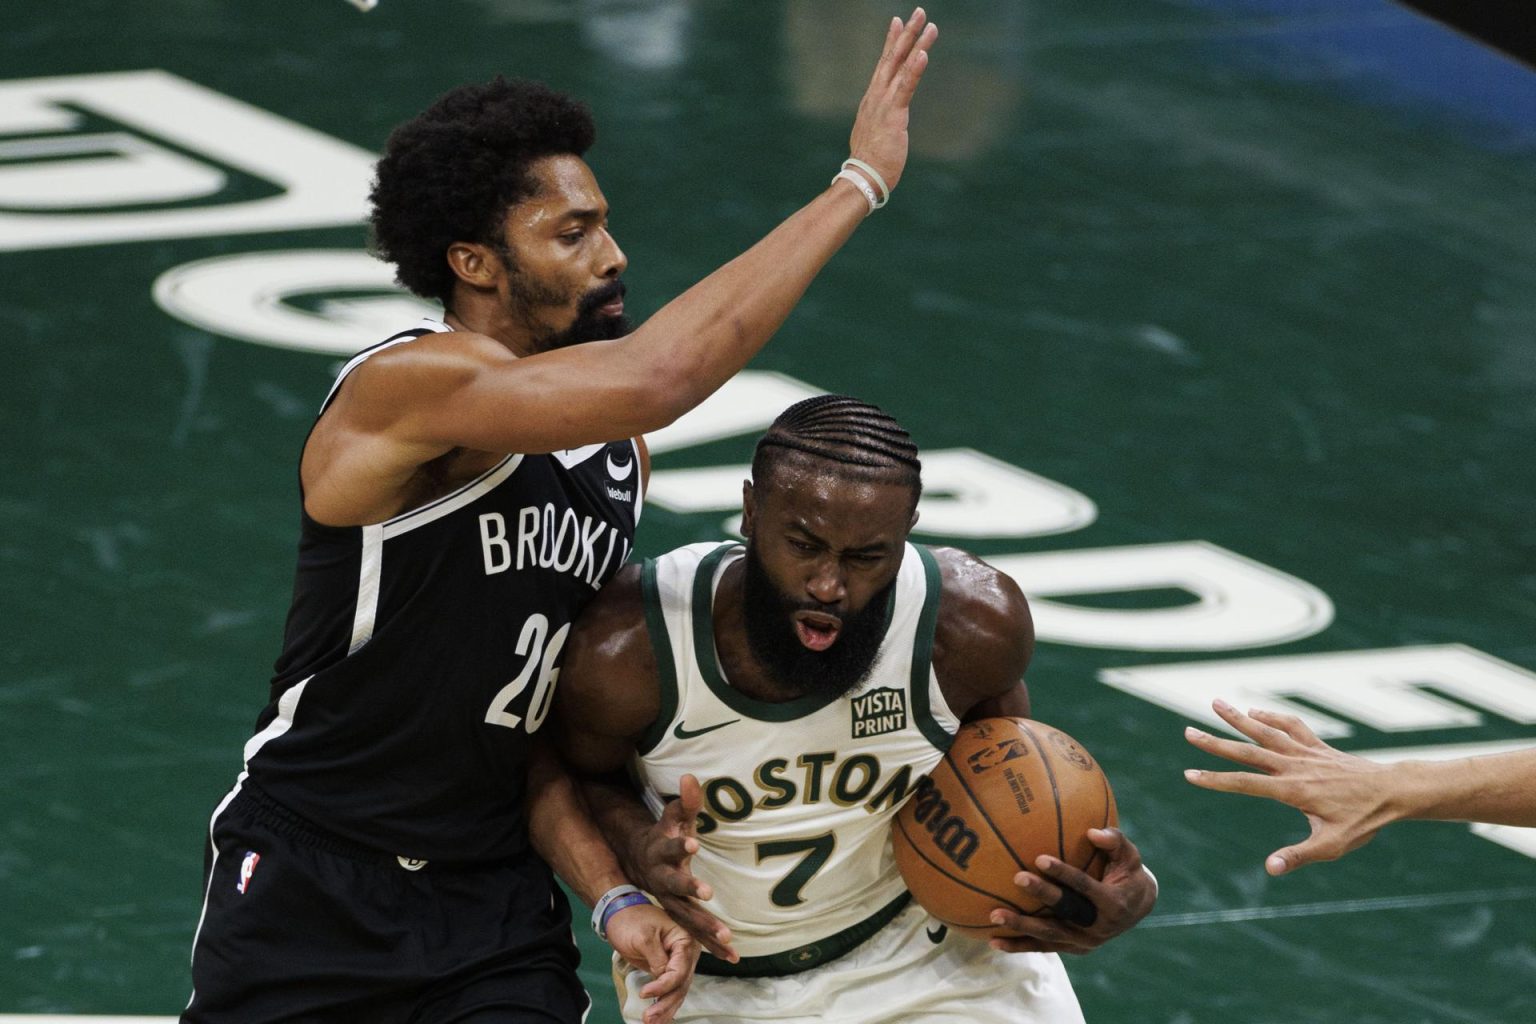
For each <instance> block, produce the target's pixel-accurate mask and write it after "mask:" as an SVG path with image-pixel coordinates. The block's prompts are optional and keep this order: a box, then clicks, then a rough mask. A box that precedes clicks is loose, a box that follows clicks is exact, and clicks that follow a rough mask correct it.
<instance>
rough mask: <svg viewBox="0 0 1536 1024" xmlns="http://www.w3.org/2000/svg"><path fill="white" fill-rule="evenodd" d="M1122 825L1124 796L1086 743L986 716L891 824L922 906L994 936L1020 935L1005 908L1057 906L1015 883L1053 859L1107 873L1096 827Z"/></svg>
mask: <svg viewBox="0 0 1536 1024" xmlns="http://www.w3.org/2000/svg"><path fill="white" fill-rule="evenodd" d="M1118 820H1119V817H1118V815H1117V814H1116V812H1115V795H1114V792H1113V791H1112V790H1111V789H1110V785H1109V780H1108V779H1107V778H1105V776H1104V773H1103V771H1102V770H1100V768H1099V765H1098V762H1096V761H1095V760H1094V759H1093V757H1092V756H1091V755H1089V753H1088V751H1087V750H1085V749H1084V748H1083V746H1082V744H1080V743H1078V742H1077V741H1076V740H1074V739H1073V738H1072V737H1071V736H1068V735H1067V734H1066V733H1064V732H1062V731H1061V730H1060V729H1055V728H1052V727H1051V726H1049V725H1046V724H1045V723H1043V722H1037V721H1034V720H1032V719H1025V718H984V719H981V720H979V721H976V722H968V723H966V724H965V725H963V726H961V727H960V731H959V732H957V733H956V734H955V742H954V744H953V745H952V746H951V747H950V748H949V753H947V754H945V755H944V759H943V760H942V761H940V762H939V764H938V765H937V766H936V767H935V768H934V770H933V771H932V772H931V773H930V774H929V775H928V776H926V777H925V778H923V779H922V780H920V781H919V783H918V787H917V790H916V792H915V793H914V794H913V796H912V798H911V799H910V800H908V801H907V802H906V804H905V805H903V807H902V808H901V810H900V811H899V812H898V813H897V815H896V820H895V821H894V822H893V823H892V825H891V842H892V845H893V846H894V847H895V851H896V866H897V868H898V869H899V870H900V871H901V876H902V878H903V879H905V880H906V883H907V888H908V889H910V890H911V892H912V896H913V898H914V899H916V900H917V902H918V903H919V904H921V905H922V907H923V909H924V910H926V911H928V913H930V914H932V915H933V916H934V917H935V918H937V919H938V920H940V921H942V922H943V923H945V924H947V925H949V926H950V927H951V928H953V929H954V930H955V931H958V932H962V933H964V934H967V935H970V936H973V937H975V938H981V939H987V938H992V937H994V936H996V937H1002V938H1007V937H1010V936H1013V935H1014V934H1016V933H1015V932H1013V931H1012V930H1011V929H1007V928H1000V927H998V926H997V925H995V924H993V923H992V921H991V917H990V915H991V912H992V911H993V910H995V909H996V908H998V907H1003V908H1012V909H1014V910H1016V911H1018V912H1019V913H1022V914H1030V915H1049V914H1051V909H1050V908H1049V907H1047V906H1046V905H1044V904H1043V903H1041V902H1040V901H1039V900H1036V899H1034V898H1033V897H1032V896H1030V895H1029V894H1028V893H1026V892H1025V891H1024V890H1023V889H1020V888H1019V887H1018V886H1017V885H1015V884H1014V882H1013V876H1014V875H1016V874H1017V873H1018V872H1020V871H1036V872H1037V873H1038V871H1037V868H1036V867H1035V858H1036V857H1038V856H1039V855H1040V854H1043V853H1044V854H1050V855H1051V856H1053V857H1056V858H1058V859H1060V860H1061V861H1063V862H1064V863H1067V864H1070V865H1072V866H1073V867H1076V868H1081V869H1082V870H1083V871H1086V872H1087V873H1088V874H1090V875H1092V876H1093V877H1095V878H1099V877H1102V876H1103V873H1104V867H1105V864H1106V857H1105V855H1104V853H1103V851H1102V850H1100V849H1099V848H1098V847H1096V846H1094V845H1093V844H1092V843H1090V842H1089V841H1088V837H1087V835H1086V834H1085V833H1086V832H1087V830H1088V829H1090V828H1109V827H1111V826H1113V825H1115V824H1116V822H1117V821H1118Z"/></svg>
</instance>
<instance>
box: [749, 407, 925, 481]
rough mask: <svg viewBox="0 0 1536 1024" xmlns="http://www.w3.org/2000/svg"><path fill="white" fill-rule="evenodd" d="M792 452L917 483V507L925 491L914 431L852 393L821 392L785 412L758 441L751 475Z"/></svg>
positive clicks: (755, 477)
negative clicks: (911, 433) (914, 440)
mask: <svg viewBox="0 0 1536 1024" xmlns="http://www.w3.org/2000/svg"><path fill="white" fill-rule="evenodd" d="M791 453H799V454H800V455H801V456H810V457H811V458H815V459H823V460H826V461H828V462H833V463H836V464H837V465H838V466H840V467H846V468H847V469H848V470H850V471H852V473H855V474H857V475H859V476H875V477H884V478H888V479H890V480H891V481H892V482H893V483H901V484H905V485H907V486H908V487H910V488H912V505H913V507H914V508H915V507H916V506H917V499H918V498H919V497H921V495H922V492H923V480H922V471H923V464H922V462H921V461H919V459H918V457H917V445H915V444H913V443H912V435H910V434H908V433H907V431H906V428H904V427H903V426H902V425H901V424H900V423H897V422H896V420H895V419H894V418H892V417H891V415H890V414H889V413H887V412H886V411H885V410H884V409H881V408H880V407H879V406H875V405H870V404H869V403H868V402H862V401H860V400H859V399H857V398H850V397H848V396H847V395H817V396H816V397H815V398H807V399H805V400H804V401H800V402H796V403H795V404H794V405H792V406H790V407H789V408H788V409H785V410H784V411H783V412H782V413H780V414H779V418H778V419H776V420H774V421H773V425H772V426H771V427H769V428H768V432H767V433H766V434H764V435H763V436H762V438H761V439H760V440H759V441H758V442H757V451H756V452H755V453H754V454H753V456H752V479H753V480H757V481H762V480H764V479H766V476H767V473H768V471H769V469H771V468H772V467H773V466H775V465H777V464H778V463H779V462H780V461H781V460H782V459H784V458H785V457H786V456H789V455H790V454H791Z"/></svg>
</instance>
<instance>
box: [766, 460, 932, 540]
mask: <svg viewBox="0 0 1536 1024" xmlns="http://www.w3.org/2000/svg"><path fill="white" fill-rule="evenodd" d="M754 493H755V494H756V495H757V498H758V504H759V509H758V510H759V512H760V513H768V514H770V515H777V516H780V517H783V518H784V519H785V520H787V521H788V522H789V523H800V524H802V525H806V526H808V527H811V528H812V529H814V528H815V527H814V526H812V524H818V525H820V526H822V527H827V526H828V525H829V524H833V523H835V524H837V525H838V526H839V528H842V529H849V530H854V531H857V532H861V533H867V534H869V535H870V536H871V537H872V538H873V537H875V536H876V535H882V534H888V533H895V534H899V535H903V536H904V535H905V534H906V532H907V523H908V520H909V518H910V513H911V509H912V489H911V488H910V487H909V486H907V485H906V484H904V483H902V482H900V481H898V480H896V479H894V478H893V475H892V473H891V472H890V471H887V470H880V469H871V468H866V467H860V466H846V467H845V466H837V467H835V468H834V467H832V466H831V465H830V464H828V463H824V462H821V461H820V460H784V461H782V462H780V463H778V464H776V465H774V466H773V467H772V468H771V469H770V471H769V473H768V474H767V479H766V480H761V481H757V482H756V483H755V484H754Z"/></svg>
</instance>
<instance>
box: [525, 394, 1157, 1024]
mask: <svg viewBox="0 0 1536 1024" xmlns="http://www.w3.org/2000/svg"><path fill="white" fill-rule="evenodd" d="M919 473H920V464H919V462H918V459H917V449H916V447H915V446H914V445H913V444H912V442H911V439H910V437H908V435H907V433H906V431H904V430H903V429H902V428H901V427H900V426H899V425H898V424H896V422H895V421H894V420H892V419H891V418H890V417H889V416H887V415H886V414H884V413H883V412H881V411H880V410H879V409H877V408H875V407H874V406H870V405H867V404H866V403H863V402H860V401H858V400H856V399H851V398H845V397H841V396H835V395H823V396H819V397H816V398H812V399H807V400H806V401H804V402H801V403H799V404H797V405H795V406H792V407H791V408H790V409H788V410H787V411H786V412H785V413H784V414H783V415H781V416H780V417H779V419H778V420H777V421H775V423H774V425H773V426H772V427H771V428H770V429H769V431H768V433H767V434H766V435H765V436H764V437H763V438H762V440H761V441H759V443H758V448H757V454H756V456H755V457H754V460H753V466H752V480H751V481H750V482H749V483H747V484H746V486H745V488H744V492H745V493H744V503H743V519H742V526H741V532H742V535H743V536H744V537H745V539H746V544H745V545H744V546H743V545H739V544H734V543H723V544H693V545H688V546H686V547H683V548H679V549H677V550H675V551H673V552H671V553H669V554H667V555H664V556H662V557H660V558H658V559H653V560H650V561H647V562H646V563H645V564H644V565H643V566H631V567H629V568H628V569H626V570H625V571H624V572H622V573H621V574H620V575H619V576H618V577H617V578H616V579H615V580H614V582H613V583H611V584H610V585H609V586H608V587H607V588H605V589H604V591H603V592H602V594H601V595H599V596H598V598H597V599H595V600H594V601H593V603H592V604H591V605H589V606H588V608H587V610H586V612H585V613H584V616H583V618H582V619H581V620H580V621H579V622H578V624H577V626H576V628H575V629H574V630H573V632H572V634H571V638H570V644H569V646H568V648H567V654H566V661H565V668H564V670H563V673H562V676H561V680H560V696H559V698H558V699H557V701H556V705H557V708H556V712H555V715H556V717H557V719H558V723H559V735H560V737H561V748H562V750H563V751H564V753H565V754H566V755H567V756H568V758H569V759H570V760H571V762H572V763H573V766H574V767H575V769H576V770H577V771H578V772H580V773H582V774H583V775H584V776H585V777H586V778H587V779H588V794H589V799H590V800H591V802H592V803H593V809H594V814H595V815H596V816H597V818H598V819H599V821H600V822H601V824H602V826H603V828H604V831H605V832H606V833H607V834H608V835H609V838H610V841H612V842H614V844H615V847H616V849H617V851H618V852H619V855H620V858H621V860H628V861H630V862H634V863H636V864H638V863H639V862H641V861H646V860H649V862H651V863H656V862H657V860H658V859H660V860H668V859H670V861H671V864H672V868H671V870H665V871H653V872H651V873H650V874H649V875H648V876H646V875H643V874H642V873H640V872H639V869H638V868H637V869H636V872H635V873H632V877H637V878H638V877H644V878H645V882H646V884H648V885H650V886H652V887H653V888H654V890H655V892H656V894H657V895H658V896H660V897H662V899H663V903H664V905H665V906H666V907H667V909H668V910H669V911H671V913H672V914H673V916H674V917H675V918H676V919H677V920H679V921H681V922H684V923H685V924H686V925H688V926H689V927H690V929H691V930H692V931H693V932H694V933H695V935H697V936H698V937H699V938H700V939H701V941H703V942H704V944H705V946H706V947H707V949H708V952H707V953H706V954H705V955H704V956H703V957H702V958H701V960H700V962H699V966H698V976H697V977H696V978H695V980H694V985H693V990H692V992H691V994H690V995H689V996H688V998H687V1000H686V1001H685V1002H684V1004H683V1007H682V1009H681V1010H680V1012H679V1016H678V1018H677V1019H678V1020H680V1021H706V1020H707V1021H710V1022H722V1021H741V1022H750V1021H763V1020H770V1019H771V1020H774V1021H794V1022H801V1021H805V1022H809V1021H819V1020H835V1021H838V1022H840V1024H849V1022H851V1024H879V1022H892V1024H894V1022H897V1021H902V1022H912V1021H925V1020H935V1019H944V1020H955V1021H958V1020H965V1021H971V1022H983V1024H1003V1022H1019V1021H1030V1022H1034V1021H1039V1022H1042V1024H1044V1022H1051V1024H1066V1022H1071V1021H1081V1020H1082V1014H1081V1011H1080V1010H1079V1008H1078V1004H1077V999H1076V996H1075V995H1074V994H1073V992H1072V988H1071V985H1070V984H1069V982H1068V980H1067V976H1066V973H1065V971H1064V969H1063V967H1062V964H1061V961H1060V958H1059V957H1058V955H1057V953H1058V952H1086V951H1088V950H1090V949H1093V948H1095V947H1097V946H1098V945H1100V944H1101V943H1103V942H1104V941H1106V940H1108V939H1109V938H1111V937H1113V936H1114V935H1117V934H1119V933H1121V932H1123V931H1125V930H1126V929H1128V928H1130V927H1132V926H1133V925H1135V924H1136V922H1137V921H1139V920H1141V919H1142V918H1143V917H1145V916H1146V915H1147V914H1148V913H1149V912H1150V911H1151V909H1152V905H1153V903H1154V901H1155V899H1156V883H1155V881H1154V880H1153V879H1152V878H1151V876H1150V874H1149V873H1148V872H1146V871H1145V870H1144V868H1143V867H1142V864H1141V859H1140V855H1139V854H1138V852H1137V850H1136V848H1135V846H1134V845H1133V844H1132V843H1131V842H1130V841H1129V840H1127V839H1126V838H1125V837H1124V836H1123V835H1121V834H1120V833H1119V832H1118V831H1117V830H1093V831H1090V833H1089V836H1090V838H1091V840H1092V841H1093V842H1094V844H1095V845H1097V846H1099V847H1100V848H1101V849H1103V850H1104V851H1106V853H1107V855H1108V861H1109V864H1108V869H1107V870H1106V872H1105V874H1104V877H1103V879H1102V881H1095V880H1093V879H1091V878H1089V877H1088V876H1086V875H1083V874H1082V873H1081V872H1078V871H1076V870H1075V869H1073V868H1071V867H1068V866H1067V865H1064V864H1062V863H1060V862H1059V861H1056V860H1054V859H1049V860H1047V861H1046V862H1045V863H1044V864H1043V865H1041V866H1040V871H1039V873H1038V874H1036V873H1034V872H1021V873H1020V875H1019V876H1018V877H1017V878H1016V881H1017V882H1018V883H1019V884H1020V885H1021V886H1022V887H1023V888H1024V889H1025V890H1027V891H1028V892H1029V893H1030V894H1031V895H1034V896H1036V897H1037V898H1039V899H1041V900H1043V901H1044V902H1045V903H1046V904H1047V905H1049V906H1052V907H1054V908H1056V909H1057V910H1058V911H1059V912H1062V914H1064V915H1067V916H1071V917H1074V918H1076V920H1075V921H1074V920H1068V919H1067V918H1066V916H1054V917H1025V916H1021V915H1019V914H1017V913H1015V912H1012V911H1009V910H1005V909H1003V908H999V909H998V910H997V911H995V912H994V914H993V920H994V921H995V922H996V923H998V924H1000V925H1003V926H1006V927H1009V928H1013V929H1015V930H1016V931H1018V932H1020V933H1021V934H1022V936H1023V937H1022V938H1017V939H1010V940H1001V939H999V940H993V941H992V942H991V943H990V946H989V944H988V943H986V942H982V941H978V940H975V939H971V938H967V937H963V936H960V935H955V934H949V933H948V932H947V930H946V929H945V928H944V927H942V926H941V925H939V924H938V922H936V921H934V920H932V919H931V918H929V917H928V915H927V914H926V913H925V912H924V911H923V910H922V909H921V908H920V907H918V906H917V905H916V904H915V903H913V902H911V899H910V896H909V895H908V893H907V892H906V889H905V886H904V885H903V883H902V880H901V877H900V875H899V874H898V872H897V870H896V866H895V863H894V860H893V855H892V852H891V846H890V839H889V830H890V822H891V818H892V817H893V816H894V814H895V813H896V810H897V808H899V807H900V806H901V804H902V803H903V801H904V800H905V798H906V797H907V795H908V794H909V793H911V792H912V790H913V788H914V787H915V785H916V782H917V780H918V779H919V778H920V777H921V776H922V775H923V774H925V773H926V772H928V771H929V770H930V769H932V768H933V767H934V765H935V764H937V762H938V761H939V759H940V757H941V756H942V755H943V752H944V751H945V750H946V749H947V748H948V746H949V743H950V741H951V739H952V738H953V735H954V733H955V731H956V729H958V728H959V726H960V723H961V722H963V721H966V720H969V719H974V718H981V717H987V716H992V715H1020V716H1027V715H1028V714H1029V698H1028V694H1027V692H1026V690H1025V688H1024V684H1023V682H1022V677H1023V673H1024V669H1025V668H1026V666H1027V665H1028V663H1029V659H1030V656H1031V654H1032V652H1033V647H1034V632H1033V627H1032V624H1031V621H1030V616H1029V608H1028V605H1027V603H1026V601H1025V599H1024V596H1023V594H1022V593H1021V592H1020V590H1019V588H1018V586H1017V585H1016V584H1015V583H1014V582H1013V581H1012V580H1011V579H1009V578H1008V577H1007V576H1006V575H1004V574H1002V573H1000V572H998V571H997V570H995V569H993V568H992V567H990V566H988V565H987V564H986V563H984V562H982V561H981V560H980V559H978V558H975V557H973V556H971V555H968V554H966V553H965V552H962V551H958V550H955V549H953V548H942V549H935V550H931V551H930V550H927V549H924V548H920V547H917V546H914V545H912V544H909V543H908V542H907V536H908V533H909V531H910V530H911V528H912V525H913V524H914V523H915V521H916V508H917V501H918V496H919V493H920V490H921V482H920V476H919ZM626 768H627V769H628V770H629V772H630V773H631V775H632V777H633V778H634V779H635V780H636V781H637V782H638V783H639V787H640V789H641V790H643V799H644V802H643V803H642V802H641V798H640V797H639V796H638V795H636V793H635V791H634V789H633V788H631V787H629V786H627V785H626V780H624V779H623V778H622V771H623V770H624V769H626ZM616 773H618V774H619V777H618V778H615V777H614V776H615V774H616ZM701 783H702V785H701ZM678 794H681V799H674V797H675V796H676V795H678ZM658 819H659V820H660V821H661V822H662V823H663V825H664V827H665V830H668V831H670V832H671V833H672V837H671V838H668V839H665V840H663V839H658V838H657V833H656V832H655V830H653V829H651V828H650V827H649V826H651V825H652V824H653V823H654V822H655V821H657V820H658ZM658 842H660V843H665V844H667V845H669V846H670V849H668V850H666V851H664V852H663V851H658V850H657V849H655V848H654V846H655V844H656V843H658ZM648 845H649V846H651V847H652V848H651V849H649V850H647V849H645V847H647V846H648ZM659 853H662V855H661V856H660V857H659V858H658V854H659ZM1064 886H1066V887H1070V889H1064V888H1063V887H1064ZM1074 891H1075V893H1076V894H1080V895H1069V893H1073V892H1074ZM1085 900H1086V902H1084V901H1085ZM700 901H702V904H701V902H700ZM1069 911H1070V913H1068V912H1069ZM1010 953H1012V954H1017V955H1008V954H1010ZM737 954H739V959H735V957H736V955H737ZM648 981H649V977H648V976H647V975H646V974H645V972H644V971H640V970H635V969H632V968H630V967H629V966H628V965H626V964H623V963H622V962H620V961H615V984H616V986H617V988H618V993H619V999H620V1003H621V1006H622V1009H623V1013H624V1016H625V1019H626V1020H628V1021H631V1022H634V1021H638V1020H640V1018H641V1015H642V1014H643V1013H644V1011H645V1007H646V1000H645V999H644V998H642V995H641V988H642V986H643V985H644V984H646V983H648Z"/></svg>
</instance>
